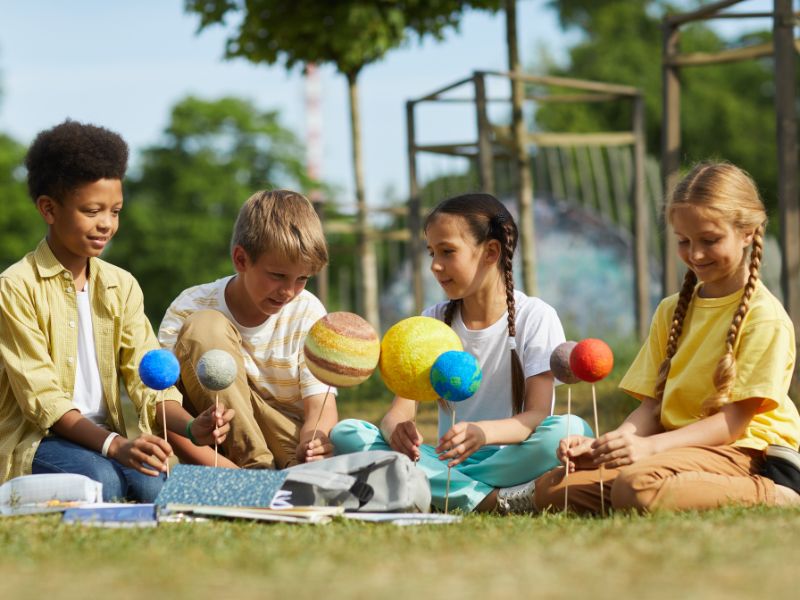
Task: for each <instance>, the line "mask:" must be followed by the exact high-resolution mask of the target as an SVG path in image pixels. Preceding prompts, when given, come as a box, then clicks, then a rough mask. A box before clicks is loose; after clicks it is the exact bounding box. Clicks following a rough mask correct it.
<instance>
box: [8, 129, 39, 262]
mask: <svg viewBox="0 0 800 600" xmlns="http://www.w3.org/2000/svg"><path fill="white" fill-rule="evenodd" d="M24 159H25V147H24V146H22V145H21V144H19V143H18V142H16V141H15V140H13V139H12V138H10V137H9V136H7V135H5V134H2V133H0V207H2V208H0V271H2V270H3V269H5V268H6V267H8V266H9V265H11V264H13V263H15V262H16V261H18V260H19V259H20V258H22V257H23V256H24V255H25V254H27V253H28V252H30V251H31V250H33V249H34V248H35V247H36V244H37V243H38V242H39V240H41V239H42V238H43V237H44V235H45V233H46V228H45V225H44V221H42V219H41V217H40V216H39V213H38V212H37V211H36V206H35V205H34V204H33V202H32V201H31V199H30V197H29V196H28V191H27V187H26V184H25V168H24V167H23V162H24Z"/></svg>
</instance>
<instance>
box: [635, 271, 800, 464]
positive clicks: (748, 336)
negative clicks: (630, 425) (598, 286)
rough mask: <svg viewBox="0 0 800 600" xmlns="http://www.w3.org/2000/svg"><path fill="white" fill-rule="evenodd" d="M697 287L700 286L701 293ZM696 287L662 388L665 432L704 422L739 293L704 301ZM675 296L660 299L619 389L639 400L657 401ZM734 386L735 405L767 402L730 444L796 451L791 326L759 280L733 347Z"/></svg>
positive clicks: (799, 438) (799, 424) (798, 423)
mask: <svg viewBox="0 0 800 600" xmlns="http://www.w3.org/2000/svg"><path fill="white" fill-rule="evenodd" d="M697 289H699V286H698V288H697ZM697 289H696V290H695V293H694V297H693V298H692V301H691V303H690V304H689V308H688V310H687V313H686V318H685V320H684V322H683V333H682V334H681V338H680V340H678V349H677V351H676V352H675V356H673V358H672V366H671V368H670V372H669V376H668V377H667V382H666V387H665V388H664V399H663V402H662V404H661V424H662V425H663V426H664V429H665V430H667V431H670V430H674V429H678V428H679V427H685V426H686V425H689V424H691V423H694V422H695V421H698V420H700V419H701V418H702V416H701V410H702V405H703V401H704V400H705V399H706V398H708V397H709V396H711V394H712V393H714V391H715V390H714V383H713V376H714V371H715V370H716V367H717V363H718V362H719V359H720V358H721V357H722V354H723V352H724V349H725V337H726V336H727V333H728V328H729V327H730V324H731V320H732V319H733V314H734V312H735V311H736V308H737V307H738V306H739V301H740V300H741V298H742V290H739V291H737V292H735V293H733V294H731V295H729V296H724V297H722V298H700V297H698V296H697ZM677 302H678V294H675V295H673V296H670V297H669V298H666V299H664V300H662V301H661V303H660V304H659V305H658V308H657V309H656V313H655V315H653V321H652V323H651V325H650V334H649V336H648V338H647V340H646V341H645V343H644V345H643V346H642V348H641V350H639V354H638V355H637V357H636V359H635V360H634V361H633V364H632V365H631V367H630V368H629V369H628V372H627V373H626V374H625V377H623V378H622V381H621V382H620V384H619V386H620V388H621V389H622V390H624V391H626V392H628V393H629V394H631V395H632V396H634V397H635V398H637V399H639V400H641V399H643V398H644V397H650V398H652V397H654V395H655V383H656V379H657V376H658V367H659V366H660V365H661V362H662V361H663V360H664V357H665V353H666V348H667V337H668V335H669V329H670V323H671V321H672V313H673V311H674V310H675V305H676V304H677ZM734 356H735V357H736V382H735V383H734V386H733V391H732V392H731V397H730V401H731V402H738V401H740V400H747V399H749V398H763V403H762V405H761V408H760V409H759V411H758V413H757V414H756V415H755V416H754V417H753V419H752V421H750V425H748V427H747V430H746V431H745V432H744V433H743V434H742V436H741V437H740V438H739V439H738V440H737V441H736V442H734V443H733V445H734V446H738V447H742V448H753V449H756V450H761V449H763V448H766V447H767V445H769V444H778V445H781V446H788V447H791V448H797V447H798V443H800V416H798V412H797V407H796V406H795V404H794V403H793V402H792V400H791V399H790V398H789V396H788V394H787V391H788V390H789V384H790V382H791V379H792V372H793V369H794V360H795V339H794V327H793V326H792V321H791V320H790V319H789V316H788V315H787V314H786V311H785V310H784V308H783V306H782V305H781V303H780V302H778V300H777V298H775V296H773V295H772V293H770V291H769V290H768V289H767V288H766V287H764V286H763V285H762V283H761V282H760V281H759V282H758V284H757V285H756V289H755V291H754V292H753V296H752V298H751V300H750V309H749V310H748V312H747V314H746V316H745V318H744V320H743V322H742V329H741V331H740V334H739V337H738V339H737V340H736V345H735V347H734Z"/></svg>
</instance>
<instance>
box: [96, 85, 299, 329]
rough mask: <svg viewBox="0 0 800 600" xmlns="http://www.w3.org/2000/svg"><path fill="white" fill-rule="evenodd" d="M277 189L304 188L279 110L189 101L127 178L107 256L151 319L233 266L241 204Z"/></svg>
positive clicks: (296, 152) (294, 147)
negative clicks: (128, 278) (131, 278)
mask: <svg viewBox="0 0 800 600" xmlns="http://www.w3.org/2000/svg"><path fill="white" fill-rule="evenodd" d="M276 187H289V188H294V189H299V190H300V191H302V190H304V189H308V188H309V187H310V181H309V180H308V179H307V177H306V175H305V170H304V165H303V155H302V150H301V147H300V145H299V143H298V142H297V140H296V139H295V137H294V135H293V134H292V133H291V132H289V131H288V130H287V129H285V128H284V127H283V126H282V125H281V123H280V121H279V119H278V116H277V114H276V113H274V112H262V111H260V110H258V109H257V108H256V107H255V106H253V105H252V104H251V103H249V102H247V101H245V100H240V99H236V98H223V99H221V100H216V101H204V100H200V99H197V98H191V97H190V98H187V99H185V100H183V101H181V102H179V103H178V104H177V105H176V106H175V107H174V109H173V111H172V116H171V120H170V123H169V125H168V127H167V129H166V131H165V135H164V141H163V143H162V144H159V145H154V146H151V147H150V148H148V149H146V150H145V151H144V153H143V163H142V168H141V174H140V175H139V176H138V177H131V178H130V180H129V184H128V190H127V194H126V199H127V202H126V206H125V209H124V211H123V216H122V221H121V226H120V229H119V232H118V233H117V236H116V238H115V240H114V244H113V246H112V247H111V249H110V252H109V260H111V261H112V262H114V263H116V264H118V265H120V266H122V267H123V268H125V269H128V270H129V271H131V272H132V273H134V275H135V276H136V277H137V279H138V280H139V282H140V284H141V286H142V289H143V290H144V296H145V302H146V307H147V313H148V315H149V316H150V318H151V319H152V320H153V321H154V322H156V323H157V322H158V321H159V320H160V319H161V317H162V316H163V314H164V311H165V310H166V308H167V306H169V303H170V302H171V301H172V300H173V299H174V298H175V296H176V295H177V294H178V293H180V292H181V291H182V290H183V289H185V288H186V287H189V286H192V285H197V284H200V283H205V282H208V281H212V280H214V279H216V278H218V277H221V276H223V275H226V274H228V273H231V272H232V266H231V262H230V252H229V243H230V236H231V231H232V229H233V223H234V221H235V219H236V215H237V214H238V212H239V208H240V207H241V205H242V203H243V202H244V201H245V200H246V199H247V198H248V197H250V195H252V194H253V193H254V192H256V191H257V190H260V189H269V188H276Z"/></svg>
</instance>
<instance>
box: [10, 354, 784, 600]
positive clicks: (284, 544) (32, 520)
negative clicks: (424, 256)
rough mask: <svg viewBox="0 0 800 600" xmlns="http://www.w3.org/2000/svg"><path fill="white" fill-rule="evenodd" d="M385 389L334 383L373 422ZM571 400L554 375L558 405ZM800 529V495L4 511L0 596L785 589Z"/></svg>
mask: <svg viewBox="0 0 800 600" xmlns="http://www.w3.org/2000/svg"><path fill="white" fill-rule="evenodd" d="M626 367H627V365H626V364H623V365H620V366H619V368H618V369H616V370H615V372H614V373H613V374H612V375H611V376H610V377H609V378H608V379H607V380H605V381H603V382H601V383H600V384H598V386H597V398H598V408H599V412H600V428H601V430H602V431H606V430H607V429H608V428H610V427H613V426H615V425H617V424H618V423H619V422H620V421H621V420H622V418H624V416H625V414H627V412H628V411H629V410H630V409H631V408H632V407H633V406H634V405H635V402H634V401H633V400H631V399H629V398H627V397H626V396H625V395H624V394H622V393H620V392H619V391H617V390H616V385H617V383H618V380H619V377H620V376H621V374H622V372H624V370H625V368H626ZM572 392H573V406H574V409H575V412H576V413H577V414H580V415H582V416H583V417H584V418H586V419H587V420H589V421H590V422H591V419H592V416H591V415H592V408H591V387H590V386H588V385H587V384H579V385H575V386H572ZM389 402H390V398H389V396H388V394H387V393H386V392H385V390H384V389H382V386H381V385H380V380H377V381H376V380H374V379H373V380H370V382H368V383H367V384H365V385H364V386H363V387H362V388H361V389H359V388H355V389H354V390H343V393H342V394H341V396H340V399H339V415H340V418H348V417H356V418H362V419H366V420H369V421H372V422H375V423H377V422H378V421H379V420H380V418H381V416H382V415H383V413H384V412H385V410H386V409H387V408H388V406H389ZM565 410H566V389H565V388H563V387H562V388H559V391H558V407H557V411H556V412H559V413H561V412H564V411H565ZM128 421H129V422H130V421H131V418H128ZM133 422H135V420H134V421H133ZM418 423H419V425H420V429H421V430H422V433H423V435H424V436H425V438H426V440H427V441H433V440H434V439H435V432H436V407H435V405H434V404H432V403H425V404H422V405H421V406H420V411H419V414H418ZM798 539H800V509H796V510H795V509H785V510H781V509H771V508H758V509H740V508H728V509H724V510H717V511H711V512H707V513H703V514H695V513H686V514H666V513H664V514H655V515H652V516H637V515H615V516H612V517H610V518H607V519H598V518H579V517H575V516H567V517H565V516H562V515H544V516H538V517H522V516H518V517H506V518H504V517H498V516H485V515H467V516H465V518H464V521H463V522H462V523H460V524H457V525H450V526H418V527H396V526H392V525H385V524H384V525H374V524H361V523H352V522H334V523H331V524H329V525H322V526H311V525H304V526H301V525H280V524H258V523H250V522H236V521H212V522H207V523H194V524H189V523H182V524H163V525H161V526H159V527H158V528H156V529H140V530H130V529H95V528H88V527H80V526H69V525H62V524H61V523H60V522H59V518H58V516H54V515H47V516H40V517H19V518H8V519H0V598H2V599H5V598H9V599H10V598H14V599H22V600H25V599H28V598H44V597H57V598H64V599H68V600H69V599H72V598H75V599H78V598H80V599H84V598H93V597H104V596H106V595H107V596H111V595H113V597H114V598H117V599H127V598H131V599H134V598H135V599H137V600H139V599H142V598H149V597H157V598H162V597H163V598H175V599H183V598H186V599H191V600H198V599H202V598H210V599H211V598H213V599H215V600H217V599H227V598H235V599H237V600H244V599H246V598H291V599H295V598H313V599H315V600H328V599H330V598H347V599H350V598H356V599H360V598H364V599H370V600H372V599H376V600H385V599H388V598H403V599H410V600H416V599H419V600H422V599H425V598H434V597H439V598H456V599H459V600H462V599H472V598H476V599H487V600H488V599H492V598H511V599H514V598H517V597H518V598H529V597H536V598H585V599H586V600H604V599H615V600H617V599H620V598H639V597H641V598H657V599H660V598H664V599H667V598H669V599H672V598H681V599H683V598H703V599H704V600H705V599H712V600H713V599H716V598H719V599H723V598H725V599H729V598H755V597H764V598H769V597H776V598H789V597H794V596H795V594H796V593H797V592H796V590H797V574H796V573H797V565H798V564H800V544H798V541H797V540H798Z"/></svg>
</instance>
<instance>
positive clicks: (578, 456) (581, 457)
mask: <svg viewBox="0 0 800 600" xmlns="http://www.w3.org/2000/svg"><path fill="white" fill-rule="evenodd" d="M592 442H594V438H590V437H586V436H585V435H571V436H569V437H566V438H564V439H563V440H561V441H560V442H559V444H558V448H557V449H556V457H557V458H558V460H559V461H561V462H562V463H564V465H565V466H566V468H567V470H568V472H570V473H574V472H575V471H576V470H577V469H591V468H592V467H593V466H594V465H593V463H592Z"/></svg>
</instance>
